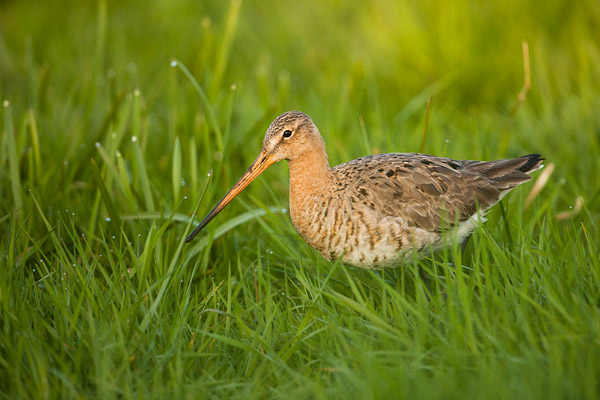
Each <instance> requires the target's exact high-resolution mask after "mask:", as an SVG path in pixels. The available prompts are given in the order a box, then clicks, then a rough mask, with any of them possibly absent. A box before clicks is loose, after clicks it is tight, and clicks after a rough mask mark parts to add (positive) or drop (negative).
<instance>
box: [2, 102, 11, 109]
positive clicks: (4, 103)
mask: <svg viewBox="0 0 600 400" xmlns="http://www.w3.org/2000/svg"><path fill="white" fill-rule="evenodd" d="M2 106H3V107H4V108H6V107H8V106H10V101H8V100H4V102H3V103H2Z"/></svg>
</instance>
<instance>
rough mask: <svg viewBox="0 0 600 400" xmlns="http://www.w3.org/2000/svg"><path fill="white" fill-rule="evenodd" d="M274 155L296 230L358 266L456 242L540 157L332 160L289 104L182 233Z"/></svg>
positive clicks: (394, 262) (392, 261)
mask: <svg viewBox="0 0 600 400" xmlns="http://www.w3.org/2000/svg"><path fill="white" fill-rule="evenodd" d="M286 135H289V136H288V137H286ZM282 159H285V160H287V161H288V165H289V168H290V215H291V218H292V223H293V224H294V227H295V228H296V230H297V231H298V233H299V234H300V235H301V236H302V237H303V238H304V240H305V241H306V242H307V243H308V244H309V245H311V246H312V247H313V248H315V249H316V250H317V251H319V252H320V253H321V254H322V255H323V257H325V258H327V259H329V260H337V259H339V258H340V257H341V260H342V261H343V262H344V263H347V264H351V265H355V266H358V267H363V268H381V267H395V266H399V265H401V264H402V262H403V259H404V258H405V257H412V256H413V254H414V253H415V252H417V253H419V252H423V251H425V252H429V251H431V249H433V250H437V249H440V248H442V247H443V246H445V245H446V243H447V242H449V241H451V240H453V236H454V237H456V239H455V240H456V241H457V242H459V243H460V242H462V240H464V238H466V237H468V235H470V233H471V232H472V230H473V229H474V228H475V227H476V226H477V223H478V220H481V219H482V218H483V214H484V213H485V212H486V211H487V210H488V209H489V208H490V207H491V206H493V205H494V204H496V203H497V202H498V201H499V200H500V199H501V198H502V197H503V196H504V195H505V194H506V193H508V192H509V191H510V190H512V189H514V188H515V187H516V186H517V185H519V184H521V183H523V182H526V181H528V180H529V179H531V176H530V175H529V173H531V172H532V171H534V170H536V169H539V168H541V167H542V165H541V162H542V160H543V159H541V158H540V155H539V154H531V155H527V156H523V157H519V158H513V159H506V160H497V161H459V160H453V159H450V158H443V157H436V156H430V155H425V154H417V153H391V154H376V155H371V156H367V157H362V158H359V159H356V160H353V161H350V162H347V163H345V164H341V165H338V166H335V167H333V168H330V167H329V163H328V161H327V152H326V150H325V144H324V142H323V139H322V138H321V135H320V134H319V131H318V129H317V128H316V126H315V125H314V124H313V122H312V120H311V119H310V117H309V116H308V115H306V114H304V113H301V112H298V111H290V112H287V113H284V114H282V115H280V116H279V117H277V118H276V119H275V121H273V123H272V124H271V125H270V126H269V128H268V129H267V132H266V134H265V139H264V142H263V148H262V150H261V153H260V155H259V157H258V158H257V159H256V161H255V162H254V163H253V164H252V166H251V167H250V168H249V169H248V171H247V172H246V174H244V176H243V177H242V178H241V179H240V181H238V183H236V185H235V186H234V187H233V188H232V189H231V191H230V192H229V193H228V194H227V195H226V196H225V197H224V198H223V200H221V202H219V204H218V205H217V206H216V207H215V208H214V209H213V210H212V211H211V212H210V213H209V214H208V215H207V217H206V218H205V219H204V220H203V221H202V223H201V224H200V225H199V226H198V228H196V230H195V231H194V232H193V233H192V234H191V235H190V236H189V237H188V239H187V241H190V240H191V239H192V238H193V237H194V236H195V234H196V233H198V232H199V231H200V230H201V229H202V228H203V227H204V226H205V225H206V224H207V223H208V222H210V220H211V219H212V218H213V217H214V216H215V215H216V214H218V212H220V211H221V210H222V209H223V208H224V207H225V205H227V203H229V201H231V199H232V198H233V197H235V196H236V195H237V194H238V193H239V192H241V190H243V189H244V188H245V187H246V186H247V185H248V184H249V183H250V182H251V181H252V180H253V179H254V178H256V176H258V175H259V174H260V173H261V172H262V171H264V170H265V169H266V168H268V167H269V166H270V165H272V164H273V163H275V162H277V161H280V160H282Z"/></svg>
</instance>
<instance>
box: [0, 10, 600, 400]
mask: <svg viewBox="0 0 600 400" xmlns="http://www.w3.org/2000/svg"><path fill="white" fill-rule="evenodd" d="M598 37H600V9H599V7H598V5H597V3H596V2H595V1H592V0H583V1H579V2H574V3H573V2H572V3H569V2H564V1H550V2H546V3H545V4H544V5H543V6H540V5H539V3H538V2H534V1H525V2H523V1H516V0H508V1H497V2H483V3H481V4H476V3H472V2H467V1H464V0H459V1H454V2H451V3H448V2H444V1H434V2H423V3H421V2H416V1H415V2H403V3H402V4H400V3H399V2H395V1H392V0H384V1H380V2H377V3H376V4H373V5H365V4H364V2H361V1H350V2H316V1H315V2H308V3H307V2H291V1H284V2H278V1H268V2H246V3H244V4H241V3H240V2H238V1H232V2H231V3H228V2H221V1H208V2H186V1H169V2H167V1H151V2H143V1H132V2H127V3H123V2H116V1H106V0H99V1H98V2H97V3H93V2H58V3H53V4H52V6H50V4H46V2H39V1H30V2H21V1H5V2H2V3H0V101H4V100H6V101H5V102H4V105H3V110H2V113H0V114H1V116H0V126H1V127H2V133H1V135H2V136H1V138H0V146H1V148H0V149H1V151H0V257H1V261H0V398H7V399H9V398H10V399H12V398H61V399H66V398H102V399H110V398H119V399H128V398H166V397H169V398H177V399H179V398H244V399H246V398H357V399H365V398H390V397H397V398H433V399H435V398H440V399H446V398H495V399H496V398H505V399H512V398H560V399H563V398H573V399H581V398H598V397H599V396H600V384H599V383H598V382H600V259H599V257H598V254H599V253H600V246H599V242H600V240H599V239H598V238H599V237H600V226H599V223H600V219H599V217H600V198H599V197H600V194H599V193H600V192H599V189H600V174H599V171H600V162H599V161H598V159H599V158H598V155H599V154H600V113H599V112H598V110H600V47H599V46H598V41H597V38H598ZM523 40H526V41H527V43H528V45H529V50H530V61H531V90H530V91H529V92H528V93H527V97H526V99H525V101H524V102H522V103H519V102H518V100H517V95H518V93H519V92H520V91H521V88H522V87H523V81H524V72H523V55H522V50H521V45H522V41H523ZM428 98H431V99H432V100H431V109H430V113H429V117H428V118H427V116H426V115H427V101H428ZM289 109H299V110H302V111H305V112H307V113H308V114H310V115H311V116H312V117H313V120H314V121H315V122H316V124H317V125H318V126H319V128H320V130H321V133H322V134H323V137H324V139H325V142H326V143H327V146H328V151H329V155H330V162H331V163H332V164H337V163H340V162H345V161H348V160H350V159H353V158H356V157H359V156H362V155H365V154H370V153H374V152H388V151H420V150H421V149H422V150H423V151H424V152H427V153H431V154H437V155H443V156H451V157H454V158H464V159H495V158H502V157H512V156H519V155H522V154H527V153H533V152H540V153H542V154H543V155H544V156H545V157H546V159H547V161H546V164H547V165H549V164H554V166H555V171H554V173H553V174H552V175H551V176H550V178H549V180H548V183H547V185H546V186H545V187H544V188H543V190H542V191H541V192H540V194H539V195H538V196H537V197H536V198H535V200H534V201H533V203H532V205H531V206H530V207H529V208H525V207H524V206H523V205H524V203H525V198H526V196H527V194H528V193H529V191H530V190H531V188H532V187H533V183H527V184H525V185H523V186H521V187H520V188H519V189H517V190H515V191H513V192H512V193H511V194H510V195H509V196H508V197H507V198H505V199H504V200H503V201H502V204H501V205H500V206H497V207H495V208H494V210H493V211H492V212H491V213H490V214H489V219H488V222H486V223H485V225H484V226H483V227H482V228H481V229H478V230H477V231H476V232H475V234H474V236H473V238H472V240H471V242H470V243H469V246H468V249H467V251H466V253H465V254H464V255H463V256H462V257H460V254H459V251H458V249H457V248H456V247H453V248H451V249H448V251H446V252H441V253H438V254H434V255H432V256H431V257H429V258H427V259H423V260H420V261H418V262H415V263H408V264H407V265H404V266H402V267H400V268H397V269H390V270H384V271H364V270H359V269H356V268H352V267H347V266H344V265H340V264H337V263H330V262H328V261H325V260H324V259H322V258H321V257H320V256H319V255H318V254H317V253H316V252H315V251H313V250H312V249H311V248H309V247H308V245H307V244H305V243H304V242H303V241H302V240H301V238H300V237H299V236H298V235H297V234H296V233H295V231H294V228H293V226H292V225H291V222H290V220H289V215H288V214H287V212H286V211H285V209H287V208H288V200H287V183H288V178H287V168H286V166H284V165H276V166H274V167H272V168H271V169H270V170H269V171H267V172H266V173H265V174H264V176H262V177H260V178H259V179H258V180H257V181H256V182H255V183H253V184H252V185H251V186H250V187H249V188H248V189H247V190H246V191H245V192H244V193H243V194H242V195H241V196H240V198H239V199H238V200H236V201H234V202H233V203H232V204H231V205H230V206H229V207H228V208H227V209H226V210H225V211H224V212H222V213H221V214H220V215H219V216H218V217H217V218H216V219H215V220H214V221H213V222H212V223H211V224H210V225H209V226H208V227H207V229H206V230H205V231H204V232H203V233H202V234H201V235H200V236H199V237H198V238H197V239H196V240H195V241H194V242H192V243H191V244H186V245H184V244H183V240H184V239H185V237H186V235H187V234H188V233H189V232H190V230H191V228H192V227H193V226H194V224H195V223H197V221H198V219H199V218H201V217H202V216H203V215H204V214H205V213H206V212H207V211H208V210H210V208H212V206H213V205H214V204H215V203H216V201H218V199H219V198H220V197H221V196H222V195H223V194H224V193H225V192H226V190H227V189H228V188H229V187H230V186H231V185H232V184H233V183H234V182H235V180H236V179H237V178H238V177H239V176H240V175H241V174H242V173H243V172H244V171H245V169H246V168H247V167H248V165H249V164H250V162H251V161H252V160H253V159H254V157H256V155H257V154H258V151H259V148H260V144H261V141H262V135H263V133H264V131H265V129H266V127H267V126H268V124H269V123H270V121H271V120H272V119H273V118H274V117H275V116H276V115H278V114H279V113H281V112H283V111H286V110H289ZM537 176H539V172H538V173H536V177H537ZM578 196H579V197H581V199H582V201H583V206H582V208H581V210H580V211H579V212H578V213H575V212H573V213H572V214H569V215H567V216H566V218H562V219H557V218H556V216H557V215H558V214H560V213H563V212H565V211H570V210H571V209H570V208H569V207H572V206H574V204H575V203H576V199H577V197H578ZM282 210H283V211H282ZM451 262H455V264H456V265H459V266H460V267H457V268H455V267H453V266H451V265H450V263H451ZM420 269H422V270H423V271H424V272H425V274H424V276H423V277H421V275H422V274H420Z"/></svg>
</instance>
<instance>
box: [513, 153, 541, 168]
mask: <svg viewBox="0 0 600 400" xmlns="http://www.w3.org/2000/svg"><path fill="white" fill-rule="evenodd" d="M540 157H542V155H541V154H538V153H536V154H527V155H526V156H523V157H520V158H523V159H525V160H526V161H525V164H523V165H522V166H520V167H519V171H521V172H529V171H532V170H534V169H536V168H537V166H538V165H540V164H541V163H542V161H544V160H545V158H540Z"/></svg>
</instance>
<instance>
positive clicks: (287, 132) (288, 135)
mask: <svg viewBox="0 0 600 400" xmlns="http://www.w3.org/2000/svg"><path fill="white" fill-rule="evenodd" d="M291 136H292V131H290V130H289V129H286V130H285V131H283V137H284V138H286V139H287V138H289V137H291Z"/></svg>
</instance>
